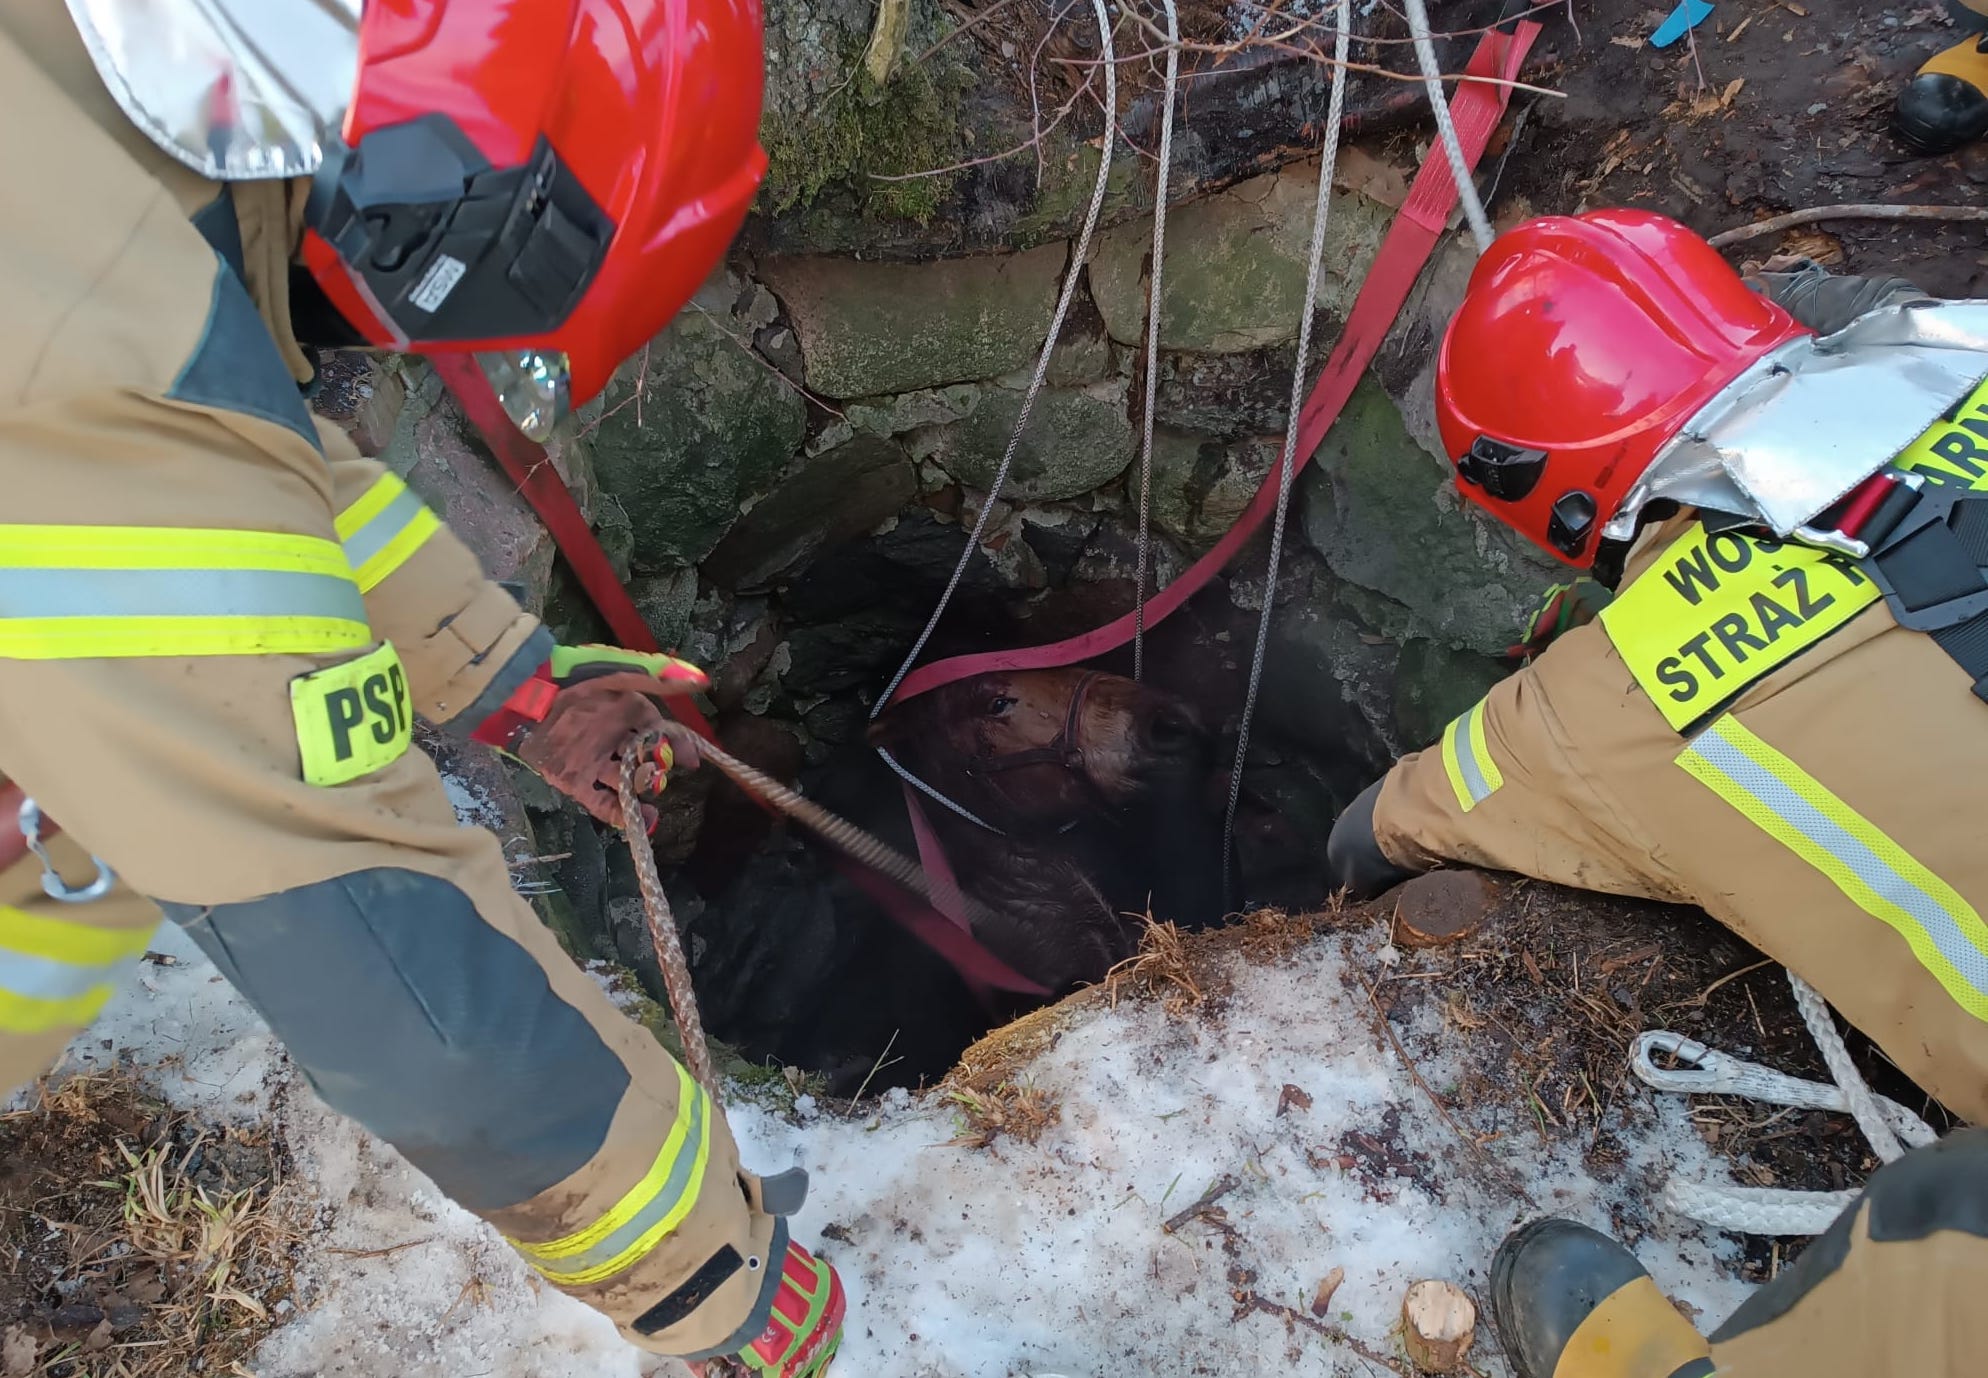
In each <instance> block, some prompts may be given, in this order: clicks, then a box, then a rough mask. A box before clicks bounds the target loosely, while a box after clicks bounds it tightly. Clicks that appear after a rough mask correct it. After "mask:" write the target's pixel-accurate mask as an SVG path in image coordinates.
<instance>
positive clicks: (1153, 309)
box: [1132, 0, 1180, 679]
mask: <svg viewBox="0 0 1988 1378" xmlns="http://www.w3.org/2000/svg"><path fill="white" fill-rule="evenodd" d="M1164 3H1165V5H1166V11H1167V90H1166V99H1165V100H1164V101H1163V102H1162V104H1161V108H1160V170H1159V174H1158V176H1157V177H1156V178H1155V179H1154V183H1153V281H1152V285H1151V287H1150V288H1149V289H1148V293H1147V297H1146V434H1145V436H1144V438H1143V440H1142V441H1141V443H1140V447H1139V573H1138V576H1137V583H1136V586H1135V597H1136V598H1137V599H1138V601H1137V602H1136V603H1134V604H1133V607H1132V678H1134V679H1144V678H1145V676H1146V570H1147V566H1148V560H1149V555H1150V550H1151V541H1152V536H1151V529H1152V528H1151V524H1150V523H1151V512H1152V494H1153V400H1154V397H1155V395H1156V394H1157V393H1158V391H1159V382H1160V269H1161V267H1162V266H1163V265H1164V264H1165V263H1166V242H1167V173H1168V172H1169V171H1170V170H1171V169H1172V166H1173V106H1174V95H1175V93H1176V91H1177V90H1178V88H1179V85H1180V21H1179V18H1178V16H1177V15H1176V14H1175V12H1174V0H1164Z"/></svg>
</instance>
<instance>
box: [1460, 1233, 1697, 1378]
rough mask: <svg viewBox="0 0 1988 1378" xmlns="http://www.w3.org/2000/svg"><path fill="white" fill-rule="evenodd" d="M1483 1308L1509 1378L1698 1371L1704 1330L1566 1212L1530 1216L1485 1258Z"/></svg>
mask: <svg viewBox="0 0 1988 1378" xmlns="http://www.w3.org/2000/svg"><path fill="white" fill-rule="evenodd" d="M1491 1314H1492V1315H1493V1317H1495V1318H1496V1320H1497V1322H1498V1334H1499V1336H1500V1337H1501V1338H1502V1339H1503V1340H1504V1342H1505V1353H1506V1356H1507V1357H1508V1358H1510V1359H1511V1361H1512V1368H1513V1371H1514V1372H1515V1373H1516V1374H1517V1375H1518V1378H1702V1375H1705V1374H1709V1373H1711V1372H1712V1364H1711V1361H1710V1360H1709V1359H1708V1358H1707V1357H1706V1356H1707V1354H1708V1353H1709V1352H1710V1350H1709V1348H1708V1346H1707V1345H1706V1343H1705V1340H1704V1338H1703V1337H1702V1336H1701V1335H1699V1333H1698V1332H1697V1330H1696V1329H1694V1328H1693V1327H1692V1325H1691V1323H1690V1322H1689V1321H1687V1320H1685V1319H1684V1317H1683V1316H1681V1315H1679V1314H1678V1311H1677V1308H1676V1307H1674V1306H1672V1305H1671V1304H1670V1302H1669V1301H1667V1300H1665V1298H1664V1294H1663V1293H1662V1292H1660V1291H1658V1290H1657V1285H1656V1283H1654V1282H1652V1281H1651V1280H1650V1275H1649V1273H1647V1272H1645V1271H1644V1269H1643V1265H1642V1264H1640V1263H1638V1262H1637V1261H1636V1256H1635V1255H1634V1254H1632V1253H1630V1252H1629V1251H1628V1250H1627V1249H1625V1248H1623V1247H1622V1246H1621V1245H1620V1244H1618V1243H1616V1242H1615V1241H1614V1240H1612V1239H1610V1238H1609V1237H1608V1236H1607V1235H1605V1234H1600V1233H1598V1232H1596V1231H1594V1230H1591V1229H1589V1228H1588V1227H1587V1226H1585V1225H1577V1224H1575V1223H1574V1222H1573V1221H1571V1220H1535V1221H1534V1222H1533V1223H1532V1224H1530V1225H1527V1226H1526V1227H1525V1228H1524V1229H1521V1230H1516V1231H1514V1232H1513V1233H1512V1234H1510V1235H1508V1236H1507V1237H1506V1239H1505V1242H1504V1243H1503V1244H1501V1245H1499V1246H1498V1254H1497V1257H1495V1258H1493V1259H1492V1260H1491Z"/></svg>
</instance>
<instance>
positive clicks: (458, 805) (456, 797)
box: [439, 770, 504, 829]
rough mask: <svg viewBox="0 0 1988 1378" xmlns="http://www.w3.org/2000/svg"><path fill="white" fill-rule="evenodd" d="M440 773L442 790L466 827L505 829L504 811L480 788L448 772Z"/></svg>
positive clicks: (457, 816)
mask: <svg viewBox="0 0 1988 1378" xmlns="http://www.w3.org/2000/svg"><path fill="white" fill-rule="evenodd" d="M439 773H440V775H441V777H442V790H443V792H444V793H446V794H447V795H448V796H449V803H450V804H451V805H453V806H454V808H455V811H456V818H457V819H458V820H460V821H461V823H462V824H463V826H464V827H467V828H492V829H502V828H503V826H504V810H502V809H501V808H499V807H498V806H497V805H496V803H494V802H493V801H492V800H491V798H490V796H489V795H487V794H485V793H484V792H483V790H482V789H481V788H480V787H478V786H477V785H475V784H472V783H471V782H470V781H468V780H465V779H463V778H462V777H461V776H459V775H453V774H451V773H450V772H448V771H446V770H445V771H441V772H439Z"/></svg>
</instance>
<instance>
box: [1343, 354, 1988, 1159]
mask: <svg viewBox="0 0 1988 1378" xmlns="http://www.w3.org/2000/svg"><path fill="white" fill-rule="evenodd" d="M1897 462H1898V463H1899V464H1900V465H1901V466H1903V467H1907V468H1916V469H1917V470H1918V471H1919V472H1921V473H1923V474H1925V475H1926V476H1928V478H1930V479H1934V480H1937V481H1940V482H1944V483H1949V484H1953V485H1957V486H1962V487H1972V488H1984V489H1988V385H1984V386H1983V387H1981V388H1978V389H1977V390H1976V392H1975V393H1974V395H1973V396H1971V397H1970V398H1968V399H1967V400H1966V401H1965V402H1963V403H1961V404H1958V405H1956V406H1955V407H1954V408H1953V410H1952V411H1950V412H1949V413H1948V415H1947V416H1946V417H1943V418H1939V419H1936V420H1935V421H1934V422H1933V425H1932V426H1931V427H1930V428H1929V429H1928V430H1927V432H1926V433H1925V434H1924V435H1923V436H1922V437H1921V438H1920V439H1919V440H1918V441H1917V442H1915V443H1914V444H1913V445H1912V446H1911V447H1909V448H1908V449H1907V450H1906V452H1905V453H1904V454H1903V455H1902V456H1900V457H1899V460H1898V461H1897ZM1973 689H1974V686H1973V684H1972V683H1971V681H1970V677H1969V676H1968V674H1966V673H1965V672H1963V670H1962V668H1961V666H1960V665H1959V664H1958V663H1957V662H1956V660H1955V659H1954V658H1953V657H1952V656H1950V655H1949V654H1947V652H1945V651H1944V650H1942V649H1941V647H1940V646H1939V645H1937V644H1935V642H1934V640H1933V639H1932V638H1931V637H1930V636H1929V635H1927V634H1925V633H1923V632H1918V631H1910V630H1906V629H1904V628H1902V627H1900V626H1899V625H1898V624H1897V622H1896V621H1895V620H1894V618H1893V615H1892V613H1891V611H1890V610H1889V609H1888V607H1887V605H1886V602H1885V601H1884V598H1883V596H1882V594H1881V593H1880V591H1879V589H1878V588H1877V587H1876V586H1874V585H1873V583H1872V581H1871V579H1870V578H1869V577H1867V575H1866V574H1865V573H1864V572H1863V571H1862V570H1861V569H1860V567H1859V566H1858V564H1857V563H1856V562H1854V561H1852V560H1850V559H1847V558H1845V557H1843V556H1839V555H1836V554H1831V553H1827V552H1824V551H1822V550H1818V549H1814V548H1810V547H1807V546H1801V545H1793V544H1788V545H1784V544H1781V543H1779V542H1776V541H1773V540H1771V539H1764V538H1762V537H1759V536H1756V535H1749V534H1743V533H1742V532H1740V531H1726V532H1723V533H1714V532H1711V531H1708V529H1707V526H1706V525H1705V523H1703V522H1701V520H1700V519H1699V514H1698V513H1696V512H1695V511H1691V510H1686V511H1684V512H1683V513H1681V514H1679V515H1678V516H1676V517H1674V518H1672V519H1671V520H1669V521H1666V522H1664V523H1662V524H1660V525H1657V526H1655V527H1652V528H1651V529H1648V530H1646V531H1645V532H1644V533H1643V534H1642V536H1641V537H1640V538H1639V540H1638V541H1637V543H1636V545H1635V547H1634V548H1633V550H1632V553H1631V556H1630V558H1629V561H1628V565H1627V568H1626V570H1625V572H1624V576H1623V579H1622V582H1621V591H1620V593H1619V595H1618V596H1617V598H1616V600H1615V601H1614V603H1613V604H1612V605H1611V606H1609V607H1608V608H1607V609H1606V610H1605V611H1604V612H1603V613H1602V615H1601V617H1600V619H1599V620H1598V621H1597V622H1595V623H1592V624H1590V625H1588V626H1585V627H1582V628H1579V629H1577V630H1575V631H1573V632H1571V633H1569V634H1567V635H1566V636H1564V637H1562V638H1561V639H1560V640H1558V641H1557V642H1555V643H1554V644H1553V645H1552V646H1551V647H1550V648H1549V649H1548V650H1547V651H1546V652H1545V654H1544V655H1542V656H1541V657H1540V658H1539V659H1538V660H1536V661H1535V662H1533V663H1532V664H1531V665H1529V666H1527V667H1526V668H1524V669H1522V670H1521V671H1519V672H1518V673H1517V674H1515V675H1513V676H1512V677H1511V678H1509V679H1507V680H1505V681H1504V682H1502V683H1500V684H1499V685H1498V686H1497V687H1496V688H1494V689H1492V690H1491V692H1490V693H1489V694H1487V695H1486V696H1485V697H1484V699H1483V700H1482V701H1481V702H1480V703H1478V704H1477V705H1476V706H1475V707H1473V708H1471V709H1470V710H1469V711H1468V712H1466V713H1464V714H1463V715H1462V716H1461V717H1459V718H1458V719H1457V720H1456V721H1455V722H1453V723H1451V724H1450V725H1449V727H1448V728H1447V729H1446V730H1445V731H1444V733H1443V736H1442V739H1441V740H1440V741H1439V742H1437V743H1436V744H1434V745H1432V746H1431V747H1429V748H1428V749H1427V750H1425V751H1421V752H1418V753H1415V754H1413V755H1410V756H1407V757H1404V758H1403V759H1402V760H1401V761H1399V762H1398V763H1397V764H1396V765H1395V767H1394V769H1393V770H1392V771H1391V772H1390V773H1389V774H1388V775H1387V777H1386V778H1385V780H1384V781H1382V782H1381V784H1380V786H1379V791H1378V796H1377V797H1371V798H1368V799H1367V800H1366V804H1367V806H1369V807H1371V837H1372V840H1373V842H1375V843H1378V847H1379V851H1380V852H1381V853H1383V854H1384V855H1385V857H1386V859H1387V861H1388V862H1389V863H1391V864H1392V865H1393V866H1395V867H1398V868H1400V869H1401V870H1403V871H1420V870H1426V869H1428V868H1430V867H1434V866H1438V865H1442V864H1445V863H1463V864H1468V865H1473V866H1482V867H1488V868H1494V869H1499V870H1508V871H1516V872H1519V873H1520V874H1523V875H1527V876H1535V877H1538V878H1540V879H1544V880H1550V881H1555V882H1558V883H1560V884H1564V885H1570V886H1577V887H1580V888H1583V889H1589V890H1600V891H1606V892H1609V893H1613V894H1621V895H1632V896H1642V897H1647V898H1650V899H1657V900H1667V901H1674V902H1678V903H1684V904H1693V905H1698V906H1701V907H1702V908H1704V909H1705V910H1706V911H1707V912H1709V913H1710V914H1711V915H1712V916H1713V917H1715V918H1717V919H1718V920H1719V921H1720V922H1722V923H1724V924H1726V925H1727V926H1728V927H1730V928H1732V929H1733V930H1734V931H1735V932H1736V933H1738V934H1739V935H1740V936H1742V937H1744V938H1745V939H1746V940H1747V941H1748V942H1750V943H1752V944H1754V945H1755V946H1757V947H1759V948H1760V949H1761V950H1762V951H1763V952H1765V953H1767V954H1768V955H1769V956H1771V957H1773V958H1774V959H1775V960H1777V961H1779V962H1781V963H1783V964H1785V965H1787V966H1788V967H1790V968H1792V969H1793V970H1794V971H1796V972H1797V973H1799V974H1800V975H1802V976H1803V977H1805V978H1806V979H1807V980H1808V981H1809V982H1811V983H1812V984H1813V985H1815V986H1816V987H1817V988H1818V989H1819V990H1820V991H1821V993H1822V994H1823V995H1824V996H1825V997H1826V998H1827V999H1828V1000H1829V1001H1830V1003H1831V1004H1833V1005H1834V1006H1835V1007H1836V1008H1837V1009H1838V1010H1839V1011H1841V1012H1842V1014H1843V1015H1844V1016H1845V1017H1846V1018H1848V1019H1849V1020H1850V1021H1851V1022H1852V1023H1853V1024H1855V1025H1856V1026H1857V1027H1858V1028H1859V1029H1861V1030H1863V1031H1864V1032H1865V1033H1866V1034H1868V1035H1869V1036H1870V1037H1871V1038H1873V1039H1874V1040H1876V1042H1877V1043H1878V1044H1879V1046H1880V1047H1881V1048H1882V1049H1883V1050H1884V1052H1885V1053H1886V1054H1887V1055H1888V1056H1889V1057H1891V1058H1892V1059H1893V1060H1894V1061H1895V1062H1896V1063H1897V1064H1898V1065H1899V1066H1900V1067H1902V1068H1903V1069H1904V1070H1905V1071H1906V1072H1907V1073H1909V1074H1910V1075H1911V1076H1912V1077H1913V1078H1914V1079H1915V1080H1916V1081H1918V1082H1919V1083H1920V1084H1921V1085H1922V1086H1924V1087H1925V1088H1926V1089H1927V1090H1928V1091H1930V1092H1932V1093H1933V1094H1934V1095H1936V1096H1938V1097H1939V1098H1940V1099H1941V1100H1942V1101H1944V1102H1945V1103H1946V1104H1947V1105H1948V1106H1949V1107H1951V1108H1952V1109H1953V1110H1955V1111H1956V1112H1958V1113H1959V1114H1961V1115H1964V1116H1966V1117H1968V1118H1969V1119H1972V1120H1976V1121H1982V1120H1988V924H1984V921H1983V913H1984V912H1988V829H1984V827H1983V824H1982V820H1981V811H1982V808H1983V803H1984V799H1988V702H1984V701H1983V700H1982V699H1981V698H1979V697H1977V696H1976V694H1975V692H1973ZM1364 812H1365V809H1364V808H1359V809H1353V810H1349V811H1348V815H1349V817H1348V819H1347V820H1346V821H1345V822H1344V824H1343V825H1342V826H1344V827H1346V828H1348V829H1349V830H1352V829H1355V828H1357V826H1358V820H1357V818H1356V815H1358V814H1363V813H1364ZM1343 842H1344V840H1343V839H1341V838H1337V837H1336V838H1335V845H1336V846H1341V845H1343ZM1342 869H1343V868H1342Z"/></svg>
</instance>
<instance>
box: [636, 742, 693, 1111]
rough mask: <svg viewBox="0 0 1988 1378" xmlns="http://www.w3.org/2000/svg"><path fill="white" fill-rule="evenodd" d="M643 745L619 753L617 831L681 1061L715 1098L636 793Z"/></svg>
mask: <svg viewBox="0 0 1988 1378" xmlns="http://www.w3.org/2000/svg"><path fill="white" fill-rule="evenodd" d="M646 746H647V743H646V742H644V741H643V740H642V739H641V738H640V737H637V738H635V739H634V740H633V741H631V743H630V745H629V747H628V749H626V750H624V751H623V752H622V753H621V775H620V777H619V778H618V779H617V780H616V781H615V793H616V794H617V796H618V797H619V798H620V801H621V833H622V836H624V837H626V838H627V839H628V850H629V851H630V852H631V853H632V854H633V855H634V857H635V880H636V882H637V883H638V884H639V885H640V886H641V887H642V917H643V918H644V919H645V920H647V922H648V925H649V942H650V944H651V945H652V946H654V948H655V949H656V964H657V965H658V966H660V967H661V968H662V969H663V991H664V993H665V994H666V995H668V996H669V1001H670V1018H671V1019H673V1020H675V1021H676V1029H677V1035H678V1036H679V1037H680V1038H681V1039H682V1041H683V1065H684V1066H685V1067H688V1068H689V1069H690V1074H691V1076H693V1077H695V1078H697V1082H698V1085H700V1086H702V1087H703V1088H704V1089H705V1090H706V1091H707V1092H709V1093H710V1095H711V1098H712V1099H713V1100H716V1099H717V1098H718V1074H717V1072H716V1071H715V1070H714V1069H713V1068H712V1066H711V1045H710V1043H709V1042H708V1041H707V1040H706V1039H705V1037H704V1020H703V1018H702V1017H701V1016H700V1015H699V1014H698V1012H697V991H696V989H695V988H694V987H693V986H692V985H691V982H690V963H689V962H688V961H686V960H685V958H684V955H683V940H682V938H681V937H679V936H678V934H677V931H676V915H675V914H673V913H672V912H671V911H670V901H669V897H668V896H667V895H665V894H664V893H663V878H662V877H661V876H660V875H658V874H657V873H656V849H655V847H654V845H653V844H652V843H651V842H650V841H649V831H648V829H647V828H645V827H643V826H642V806H641V804H640V803H639V802H638V801H637V799H636V797H635V771H636V769H637V767H638V766H639V765H640V764H641V762H642V761H643V760H645V759H646V758H647V756H648V752H647V750H646V749H645V748H646Z"/></svg>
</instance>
